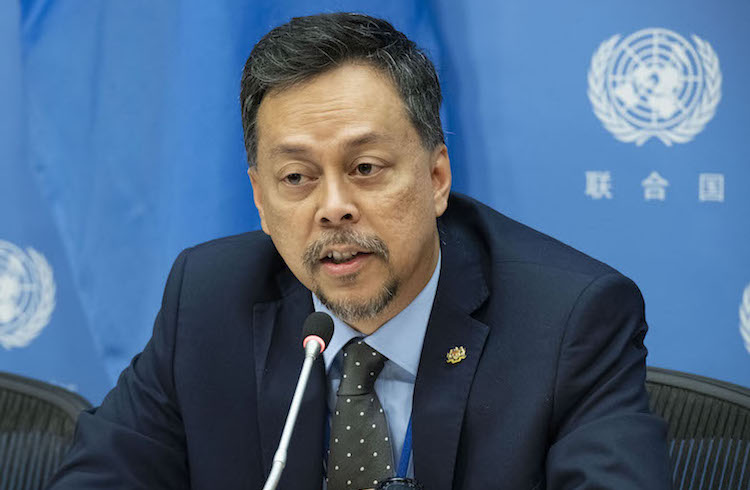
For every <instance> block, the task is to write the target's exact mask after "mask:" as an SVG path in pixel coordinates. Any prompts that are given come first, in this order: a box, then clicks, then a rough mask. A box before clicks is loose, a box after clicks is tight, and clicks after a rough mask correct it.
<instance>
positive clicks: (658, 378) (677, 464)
mask: <svg viewBox="0 0 750 490" xmlns="http://www.w3.org/2000/svg"><path fill="white" fill-rule="evenodd" d="M646 388H647V389H648V392H649V395H650V398H651V403H650V404H651V411H652V412H654V413H656V414H658V415H660V416H661V417H663V418H664V419H665V420H666V421H667V423H668V424H669V436H668V444H669V457H670V459H671V462H672V470H673V473H672V481H673V484H674V488H675V489H701V490H702V489H727V490H729V489H732V490H734V489H748V488H750V468H748V463H750V459H749V457H750V389H747V388H744V387H742V386H737V385H734V384H731V383H725V382H723V381H718V380H715V379H711V378H706V377H703V376H697V375H694V374H687V373H681V372H678V371H670V370H668V369H660V368H654V367H649V368H648V372H647V375H646Z"/></svg>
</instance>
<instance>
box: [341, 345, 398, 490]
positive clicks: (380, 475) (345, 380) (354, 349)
mask: <svg viewBox="0 0 750 490" xmlns="http://www.w3.org/2000/svg"><path fill="white" fill-rule="evenodd" d="M343 350H344V368H343V372H342V377H341V384H340V385H339V390H338V392H337V397H336V408H335V410H334V412H333V417H332V418H331V442H330V446H329V447H330V453H329V455H328V490H350V489H351V490H359V489H362V488H374V487H376V486H377V485H378V483H379V482H380V481H382V480H384V479H385V478H389V477H391V476H393V475H394V470H393V450H392V449H391V442H390V439H389V437H388V426H387V424H386V421H385V413H384V412H383V407H382V406H381V405H380V400H378V395H377V394H376V393H375V389H374V387H375V380H376V379H377V377H378V375H379V374H380V371H382V370H383V366H384V365H385V361H387V360H388V359H387V358H386V357H385V356H383V355H382V354H381V353H379V352H378V351H376V350H375V349H373V348H372V347H370V346H369V345H367V344H365V343H364V342H363V341H362V340H361V339H353V340H351V341H350V342H349V343H348V344H346V345H345V346H344V349H343Z"/></svg>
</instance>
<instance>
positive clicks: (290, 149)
mask: <svg viewBox="0 0 750 490" xmlns="http://www.w3.org/2000/svg"><path fill="white" fill-rule="evenodd" d="M391 141H393V138H392V137H391V136H388V135H385V134H382V133H377V132H374V131H373V132H367V133H364V134H362V135H359V136H356V137H354V138H352V139H350V140H348V141H345V142H344V143H343V144H342V146H343V147H344V148H347V149H351V148H356V147H359V146H365V145H369V144H372V143H378V142H391ZM309 149H310V148H309V147H308V146H307V145H300V144H294V143H282V144H280V145H276V146H274V147H273V148H271V151H270V154H271V156H272V157H276V156H284V155H299V154H304V153H307V152H308V151H309Z"/></svg>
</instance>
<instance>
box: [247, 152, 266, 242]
mask: <svg viewBox="0 0 750 490" xmlns="http://www.w3.org/2000/svg"><path fill="white" fill-rule="evenodd" d="M247 175H248V177H250V185H251V186H252V187H253V201H254V202H255V207H256V208H258V215H259V216H260V227H261V228H262V229H263V232H264V233H265V234H266V235H270V233H269V232H268V227H267V226H266V219H265V215H264V214H263V189H262V186H261V183H260V173H259V172H258V165H257V164H255V165H253V166H251V167H250V168H248V169H247Z"/></svg>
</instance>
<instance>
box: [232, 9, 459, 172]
mask: <svg viewBox="0 0 750 490" xmlns="http://www.w3.org/2000/svg"><path fill="white" fill-rule="evenodd" d="M347 62H349V63H350V62H365V63H368V64H370V65H372V66H374V67H375V68H378V69H380V70H382V71H383V72H384V73H386V74H388V76H390V78H391V80H392V81H393V83H394V84H395V86H396V88H397V90H398V92H399V94H400V96H401V100H402V101H403V103H404V107H405V108H406V112H407V114H408V116H409V118H410V119H411V122H412V124H413V125H414V128H415V129H416V131H417V134H418V135H419V137H420V140H421V143H422V145H423V146H424V147H425V148H426V149H434V148H435V147H436V146H437V145H439V144H440V143H443V142H444V136H443V128H442V125H441V124H440V104H441V102H442V95H441V92H440V82H439V81H438V77H437V73H436V72H435V67H434V65H433V64H432V62H431V61H430V60H429V58H427V56H426V55H425V54H424V52H423V51H422V50H421V49H419V48H418V47H417V45H416V44H415V43H414V42H413V41H410V40H409V39H408V38H407V37H406V36H405V35H404V34H403V33H401V32H399V31H397V30H396V29H395V28H394V27H393V26H392V25H391V24H390V23H389V22H387V21H385V20H382V19H377V18H375V17H370V16H368V15H363V14H353V13H332V14H319V15H311V16H308V17H295V18H293V19H292V20H291V21H289V22H288V23H286V24H283V25H281V26H279V27H276V28H275V29H273V30H271V31H270V32H269V33H268V34H266V35H265V36H263V38H262V39H261V40H260V41H258V44H256V45H255V47H254V48H253V51H252V52H251V53H250V57H249V58H248V59H247V63H245V69H244V70H243V73H242V83H241V91H240V105H241V109H242V126H243V129H244V139H245V149H246V150H247V160H248V164H249V165H251V166H253V165H255V164H256V163H257V161H256V158H257V143H258V141H257V138H258V136H257V117H258V108H259V107H260V103H261V102H262V100H263V97H264V96H265V95H266V93H268V91H269V90H273V89H284V88H287V87H289V86H291V85H294V84H296V83H300V82H303V81H305V80H308V79H310V78H312V77H314V76H315V75H319V74H321V73H323V72H325V71H328V70H331V69H333V68H336V67H338V66H341V65H343V64H345V63H347Z"/></svg>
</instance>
